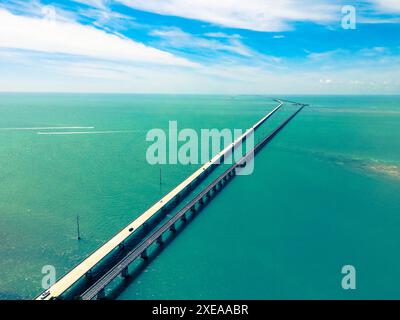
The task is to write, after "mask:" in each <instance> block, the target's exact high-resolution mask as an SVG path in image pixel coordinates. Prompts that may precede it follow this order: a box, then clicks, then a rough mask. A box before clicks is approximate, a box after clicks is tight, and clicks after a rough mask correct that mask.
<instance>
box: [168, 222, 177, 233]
mask: <svg viewBox="0 0 400 320" xmlns="http://www.w3.org/2000/svg"><path fill="white" fill-rule="evenodd" d="M169 231H171V232H174V233H175V232H176V227H175V225H174V224H173V225H172V226H170V227H169Z"/></svg>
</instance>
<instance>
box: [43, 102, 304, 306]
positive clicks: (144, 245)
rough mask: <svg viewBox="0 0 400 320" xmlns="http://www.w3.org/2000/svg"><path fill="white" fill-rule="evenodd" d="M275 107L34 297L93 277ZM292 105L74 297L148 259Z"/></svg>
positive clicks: (54, 295)
mask: <svg viewBox="0 0 400 320" xmlns="http://www.w3.org/2000/svg"><path fill="white" fill-rule="evenodd" d="M275 101H277V102H278V106H277V107H275V108H274V109H273V110H272V111H271V112H269V113H268V114H267V115H265V116H264V117H263V118H261V119H260V120H259V121H258V122H257V123H256V124H254V125H253V126H252V127H251V128H250V129H249V130H247V131H246V132H245V133H244V134H243V135H242V136H240V137H239V138H238V139H236V140H235V141H234V142H233V143H232V145H229V146H227V147H226V148H225V149H224V150H222V151H221V152H219V153H218V154H216V155H215V156H214V157H213V158H212V159H211V160H210V161H209V162H207V163H206V164H204V165H202V166H201V167H200V168H199V169H198V170H196V171H195V172H194V173H193V174H192V175H191V176H189V177H188V178H187V179H185V180H184V181H183V182H182V183H180V184H179V185H178V186H177V187H176V188H174V189H173V190H172V191H171V192H169V193H168V194H167V195H166V196H164V197H163V198H162V199H161V200H160V201H158V202H157V203H155V204H154V205H153V206H151V207H150V208H149V209H148V210H147V211H145V212H144V213H143V214H142V215H141V216H139V217H138V218H137V219H135V220H134V221H133V222H131V223H130V224H129V225H127V226H126V227H125V228H124V229H122V230H121V231H120V232H119V233H117V234H116V235H115V236H114V237H113V238H112V239H110V240H109V241H107V242H106V243H105V244H104V245H103V246H101V247H100V248H98V249H97V250H96V251H95V252H93V253H92V254H91V255H90V256H89V257H87V258H86V259H85V260H83V261H82V262H81V263H80V264H79V265H78V266H76V267H75V268H73V269H72V270H71V271H70V272H68V273H67V274H66V275H65V276H63V277H62V278H61V279H60V280H59V281H57V282H56V283H55V284H54V285H53V286H51V287H50V288H49V289H48V290H46V291H45V292H43V293H42V294H41V295H40V296H38V297H37V298H36V300H52V299H62V298H64V297H63V295H64V294H65V293H66V292H68V290H70V289H71V287H73V286H74V285H75V284H76V283H77V282H78V281H79V280H81V279H82V278H86V279H89V280H92V279H93V274H92V270H93V269H94V268H96V267H97V266H98V265H100V264H102V263H104V260H106V259H107V257H108V256H110V255H111V254H112V253H113V252H114V253H115V252H116V251H118V250H119V251H121V250H120V249H121V248H124V247H125V243H128V242H129V240H130V238H132V237H133V235H134V234H135V231H137V230H141V229H143V228H144V229H146V230H147V229H148V226H149V223H150V221H151V219H152V218H154V217H155V216H156V215H158V214H163V216H165V214H166V213H167V212H170V211H171V210H172V208H174V206H176V205H177V204H178V203H180V202H182V201H183V199H184V198H185V197H186V196H187V195H188V194H189V193H191V192H192V191H193V190H194V188H195V187H196V186H197V185H198V184H199V182H201V181H202V180H204V179H205V178H206V177H207V176H209V175H210V173H211V172H213V171H214V169H215V168H216V167H218V166H219V165H220V164H222V163H223V160H224V159H225V158H226V157H227V156H229V155H231V154H232V153H233V152H234V151H235V150H236V148H238V147H239V146H241V145H242V143H243V142H244V141H246V139H247V138H248V137H249V135H250V134H253V131H256V130H257V129H258V128H259V127H260V126H261V125H262V124H263V123H264V122H265V121H266V120H267V119H268V118H270V117H271V116H272V115H273V114H274V113H275V112H277V111H278V110H279V109H280V108H281V107H282V106H283V105H284V102H283V101H282V100H279V99H276V100H275ZM290 103H291V104H293V105H296V106H299V109H298V110H297V111H296V112H295V113H293V114H292V115H291V116H290V117H289V118H288V119H286V120H285V121H284V122H283V123H281V124H280V125H279V126H278V127H277V128H276V129H275V130H274V131H273V132H272V133H270V134H269V135H268V136H267V137H265V138H263V139H262V141H261V142H259V143H258V144H257V145H256V146H255V147H254V148H253V150H251V151H250V152H249V153H247V154H246V155H245V156H244V157H242V158H241V159H240V160H239V161H237V162H236V163H235V164H233V165H232V166H231V167H230V168H228V169H227V170H226V171H225V172H223V173H222V174H221V175H220V176H219V177H218V178H216V179H215V180H214V181H213V182H212V183H211V184H209V185H208V186H207V187H205V188H204V189H203V190H202V191H201V192H199V193H198V194H197V195H195V197H194V198H193V199H192V200H191V201H190V202H189V203H188V204H186V205H185V206H184V207H183V208H181V209H180V210H179V211H178V212H177V213H176V214H174V215H173V216H172V217H170V218H169V219H167V221H165V222H163V224H162V225H161V226H157V228H156V229H155V230H154V229H153V230H150V231H149V232H146V233H145V234H144V236H143V240H142V241H141V242H139V243H137V244H136V245H134V246H133V247H132V248H129V250H125V251H127V252H124V253H123V256H122V257H121V258H120V259H117V261H116V262H115V261H114V263H112V264H110V265H109V266H106V268H105V271H104V272H102V274H101V275H100V276H99V277H97V279H95V280H94V281H89V283H90V284H89V285H88V286H87V288H86V289H84V290H82V291H81V292H80V293H78V294H76V296H78V297H80V298H81V299H84V300H91V299H94V298H98V299H101V298H103V297H104V295H105V288H106V287H107V286H108V285H109V284H110V283H111V282H112V281H113V280H114V279H115V278H116V277H118V276H119V275H121V276H122V277H128V276H129V270H128V267H129V265H130V264H131V263H132V262H134V261H135V260H136V259H138V258H142V259H147V251H148V249H149V247H150V246H152V245H154V244H159V245H160V244H162V243H163V236H165V235H166V233H167V232H174V231H175V230H176V229H175V225H176V223H177V222H178V221H184V222H185V221H188V220H187V218H188V216H189V215H193V214H195V213H196V212H197V211H198V210H200V209H201V208H202V207H203V206H204V205H205V204H206V203H207V202H208V201H211V199H212V198H213V197H214V196H215V195H216V194H217V193H218V192H219V191H220V190H222V188H223V187H224V186H225V185H226V184H227V183H228V182H229V181H230V180H231V179H232V178H234V177H235V176H236V173H237V170H239V169H240V168H241V167H244V166H245V165H246V162H247V161H249V157H251V156H253V155H254V154H256V153H258V152H259V151H260V150H261V149H262V148H263V147H264V146H265V145H266V144H267V143H268V142H269V141H271V140H272V139H273V138H274V137H275V136H276V134H277V133H278V132H279V131H281V130H282V129H283V128H284V127H285V126H286V125H287V124H288V123H289V122H290V121H291V120H292V119H293V118H294V117H295V116H296V115H297V114H298V113H299V112H300V111H301V110H302V109H303V108H304V107H305V106H306V105H304V104H301V103H297V102H290Z"/></svg>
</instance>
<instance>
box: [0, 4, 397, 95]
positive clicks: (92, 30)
mask: <svg viewBox="0 0 400 320" xmlns="http://www.w3.org/2000/svg"><path fill="white" fill-rule="evenodd" d="M345 5H351V6H353V7H354V8H355V10H356V11H355V13H356V14H355V17H356V24H355V29H344V28H343V27H342V19H343V17H344V15H345V14H346V13H343V12H342V8H343V6H345ZM346 12H347V11H346ZM0 90H1V91H24V92H26V91H29V92H30V91H33V92H132V93H226V94H278V93H280V94H289V93H292V94H381V93H383V94H398V93H400V1H399V0H362V1H342V0H280V1H276V0H246V1H243V0H219V1H215V0H190V1H189V0H118V1H111V0H110V1H107V0H76V1H67V0H64V1H49V0H46V1H44V0H43V1H39V0H35V1H20V0H9V1H4V0H0Z"/></svg>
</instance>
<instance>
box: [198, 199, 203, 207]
mask: <svg viewBox="0 0 400 320" xmlns="http://www.w3.org/2000/svg"><path fill="white" fill-rule="evenodd" d="M199 204H200V207H202V206H204V199H203V198H201V199H200V200H199Z"/></svg>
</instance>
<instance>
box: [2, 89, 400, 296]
mask: <svg viewBox="0 0 400 320" xmlns="http://www.w3.org/2000/svg"><path fill="white" fill-rule="evenodd" d="M282 98H289V99H292V100H298V101H301V102H304V103H310V105H311V106H310V107H308V108H307V109H305V110H304V111H303V112H301V113H300V114H299V116H298V117H296V118H295V119H294V120H293V122H291V123H290V124H289V125H288V126H287V127H286V128H285V129H284V130H283V131H282V132H281V133H280V134H279V135H278V136H277V137H276V138H275V139H274V140H273V141H272V142H271V143H270V144H269V145H268V146H267V147H266V148H265V149H263V151H262V152H261V153H260V154H258V155H257V157H256V159H255V171H254V173H253V174H252V175H250V176H242V177H240V176H239V177H237V178H235V179H234V180H233V181H232V182H231V183H230V184H229V185H228V186H227V187H226V189H224V191H223V192H222V193H220V195H219V196H218V197H216V198H215V199H214V201H212V202H211V203H210V204H209V206H207V207H206V208H205V210H204V211H202V212H201V214H200V215H199V216H198V217H197V218H196V219H195V220H193V222H192V223H190V224H189V225H188V226H187V227H186V228H185V229H184V230H183V232H182V233H180V234H179V236H178V237H177V238H176V239H175V240H174V241H173V242H172V243H171V244H170V245H168V247H167V248H166V249H165V250H164V251H163V252H162V253H161V254H160V255H159V256H158V257H157V258H156V259H155V260H154V261H153V262H152V263H151V264H150V265H149V266H148V267H147V268H146V270H145V271H144V272H143V273H142V274H141V275H140V276H139V277H137V278H136V279H135V280H134V281H133V282H132V283H131V284H130V285H129V287H128V288H127V289H126V290H125V291H124V292H123V293H122V294H121V295H120V296H119V298H120V299H197V298H200V299H203V298H204V299H214V298H219V299H246V298H251V299H282V298H285V299H297V298H301V299H309V298H310V299H318V298H321V299H329V298H344V299H355V298H367V299H370V298H389V299H393V298H397V299H398V298H400V289H399V288H400V272H399V270H400V255H399V253H398V248H399V247H400V235H399V234H400V233H399V230H400V196H399V195H400V96H363V97H361V96H301V97H291V96H288V97H282ZM275 105H276V103H275V102H274V101H272V99H271V97H267V96H172V95H171V96H170V95H165V96H162V95H160V96H157V95H94V94H93V95H67V94H1V95H0V115H1V117H0V239H1V242H0V299H14V298H21V299H29V298H32V297H34V296H35V295H36V294H38V293H40V292H41V279H42V277H43V275H42V273H41V269H42V267H43V266H44V265H54V266H55V267H56V270H57V275H58V276H61V275H62V274H64V273H65V272H67V271H68V270H69V269H70V268H71V267H73V266H74V265H76V264H77V263H78V262H79V261H80V260H82V259H83V258H84V257H85V256H86V255H88V254H89V253H90V252H92V251H93V250H94V249H96V248H97V247H98V246H100V245H101V244H102V243H104V241H106V240H107V239H109V238H110V237H111V236H112V235H113V234H115V233H116V232H117V231H119V230H120V229H121V228H122V227H123V226H125V225H126V224H128V223H129V222H130V221H131V220H133V219H134V218H135V217H137V216H138V215H140V213H142V212H143V211H144V210H145V209H146V208H148V207H149V206H150V205H151V204H152V203H153V202H155V201H157V200H158V199H159V198H160V197H161V196H162V195H163V194H165V193H166V192H168V191H169V190H170V189H172V188H173V187H174V186H176V185H177V184H178V183H179V182H180V181H181V180H182V179H184V178H185V177H187V176H188V175H189V174H190V173H191V172H192V171H194V169H195V168H196V167H197V166H195V165H190V166H184V165H165V166H163V167H162V175H163V184H162V186H160V184H159V169H160V167H159V166H151V165H149V164H148V163H147V162H146V158H145V155H146V149H147V147H148V146H149V143H148V142H146V141H145V137H146V133H147V132H148V130H150V129H152V128H163V129H166V128H167V127H168V121H170V120H176V121H178V127H179V128H180V129H183V128H193V129H195V130H200V129H202V128H209V129H211V128H219V129H223V128H230V129H234V128H242V129H245V128H247V127H249V126H250V125H252V124H253V123H254V122H256V121H257V120H258V119H259V118H261V117H262V116H263V115H265V114H266V113H267V112H268V111H270V110H271V109H272V108H273V107H274V106H275ZM292 110H293V109H290V108H289V109H285V110H283V111H282V112H280V114H278V115H277V116H276V117H275V118H274V119H272V121H271V122H270V123H267V125H266V126H265V128H264V129H262V130H261V131H260V132H259V135H258V137H257V138H258V139H259V138H260V137H261V136H262V134H263V133H264V134H265V133H266V132H268V130H271V129H272V128H273V127H274V126H276V125H277V124H278V123H279V121H280V120H282V119H283V118H284V116H286V115H287V114H288V111H292ZM49 127H52V128H53V127H68V128H69V129H58V130H56V129H49ZM72 127H81V128H72ZM84 127H85V128H84ZM263 130H264V131H263ZM55 132H59V133H60V132H61V133H62V134H41V133H55ZM71 132H97V134H70V133H71ZM68 133H69V134H68ZM77 214H79V216H80V221H81V232H82V237H83V239H82V241H80V242H78V241H77V240H76V216H77ZM348 264H350V265H354V266H355V268H356V270H357V289H356V290H354V291H345V290H343V289H342V288H341V279H342V276H343V275H342V274H341V268H342V266H344V265H348Z"/></svg>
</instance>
